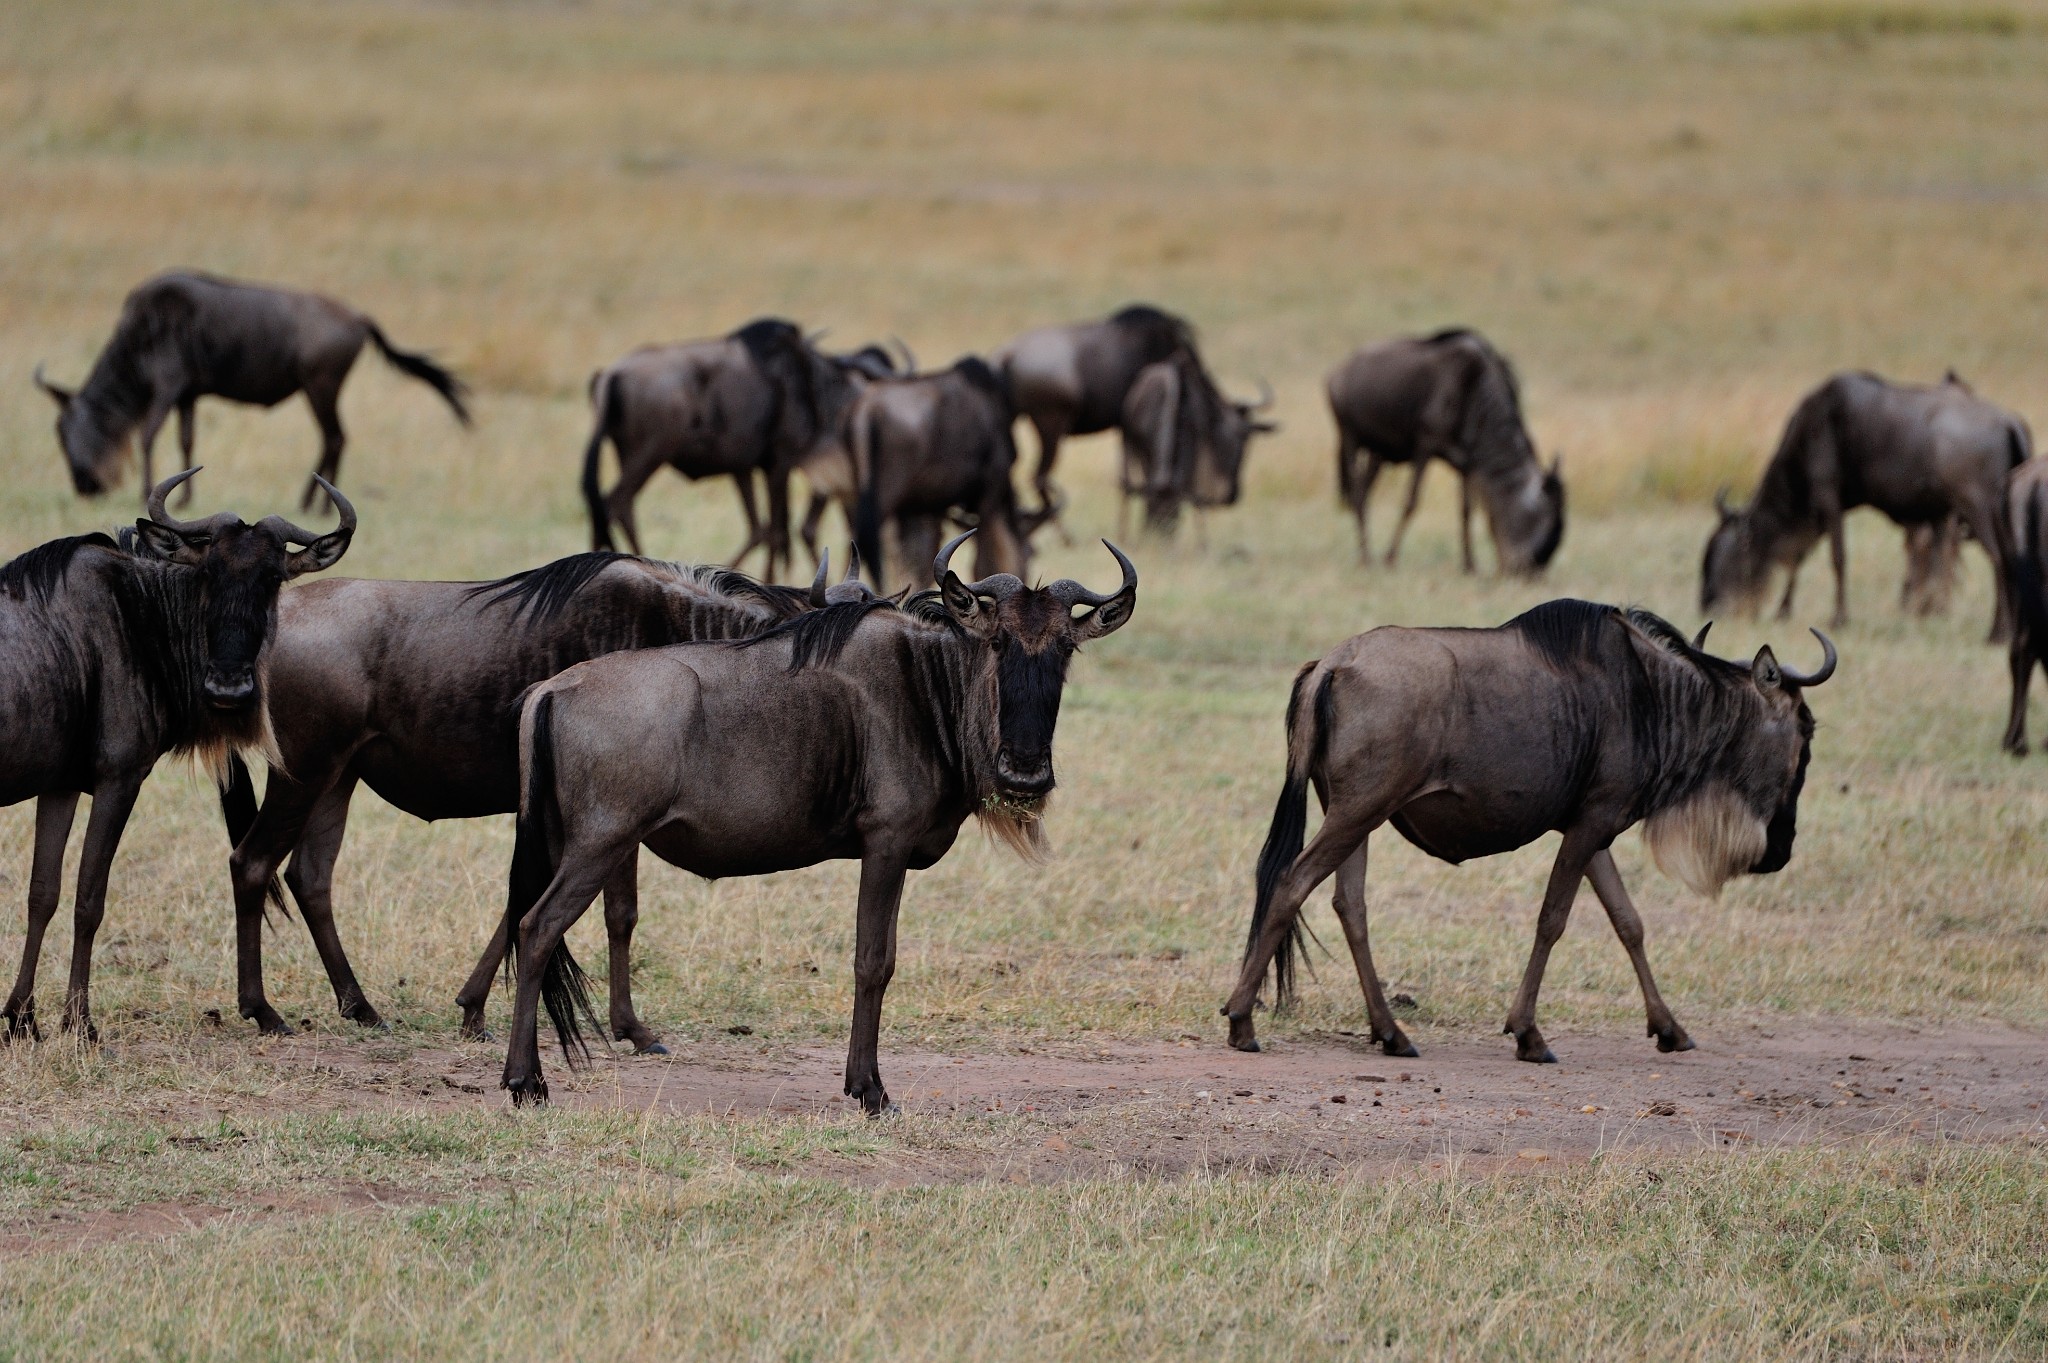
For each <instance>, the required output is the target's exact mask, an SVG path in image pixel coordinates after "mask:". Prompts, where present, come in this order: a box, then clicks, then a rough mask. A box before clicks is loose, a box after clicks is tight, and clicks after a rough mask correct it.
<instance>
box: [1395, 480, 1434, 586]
mask: <svg viewBox="0 0 2048 1363" xmlns="http://www.w3.org/2000/svg"><path fill="white" fill-rule="evenodd" d="M1428 471H1429V460H1428V459H1426V458H1424V457H1423V456H1422V455H1417V456H1415V474H1414V476H1413V477H1411V478H1410V479H1409V480H1408V500H1407V501H1405V502H1403V503H1402V504H1401V519H1400V520H1398V521H1396V522H1394V542H1393V543H1392V544H1390V545H1388V546H1387V566H1388V567H1389V568H1391V567H1393V566H1394V561H1395V560H1396V559H1398V558H1400V557H1401V537H1402V536H1403V535H1405V534H1407V533H1408V522H1410V521H1412V520H1414V519H1415V508H1416V506H1417V504H1419V503H1420V502H1421V501H1422V475H1423V474H1425V473H1427V472H1428Z"/></svg>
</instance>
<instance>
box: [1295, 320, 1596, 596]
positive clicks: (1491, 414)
mask: <svg viewBox="0 0 2048 1363" xmlns="http://www.w3.org/2000/svg"><path fill="white" fill-rule="evenodd" d="M1325 387H1326V390H1327V391H1328V393H1329V398H1330V414H1331V415H1332V416H1333V417H1334V418H1336V422H1337V489H1338V492H1339V494H1340V495H1341V496H1342V497H1343V499H1344V503H1345V505H1346V506H1348V507H1350V508H1351V514H1352V515H1353V516H1354V517H1356V518H1357V520H1358V557H1359V560H1360V562H1370V561H1371V558H1372V551H1371V538H1370V534H1371V532H1370V529H1369V527H1368V525H1367V517H1368V512H1369V509H1370V508H1369V503H1370V501H1371V499H1372V488H1373V484H1374V483H1375V482H1376V481H1378V479H1379V476H1380V469H1381V468H1382V466H1384V465H1387V464H1409V465H1412V466H1413V468H1414V472H1413V474H1412V475H1411V476H1410V478H1409V482H1408V500H1407V501H1406V502H1405V503H1403V505H1402V507H1401V519H1400V520H1399V521H1398V522H1397V523H1396V524H1395V526H1394V541H1393V543H1392V544H1391V545H1389V546H1388V547H1387V557H1386V562H1387V564H1388V565H1389V566H1391V565H1392V564H1393V562H1394V560H1395V559H1396V558H1398V557H1399V556H1400V553H1401V536H1402V535H1403V534H1404V533H1405V532H1406V531H1407V529H1408V522H1409V520H1410V518H1412V517H1413V516H1414V515H1415V505H1416V501H1417V499H1418V498H1419V497H1420V496H1421V493H1422V475H1423V474H1424V473H1425V472H1426V471H1427V470H1428V468H1429V461H1430V460H1432V459H1441V460H1443V461H1444V462H1445V463H1446V464H1449V465H1450V466H1451V467H1452V468H1453V469H1454V470H1456V471H1457V474H1458V478H1459V489H1458V540H1459V549H1460V552H1461V554H1462V556H1463V561H1464V566H1465V571H1466V572H1468V573H1469V572H1472V571H1473V562H1472V496H1473V491H1474V489H1475V488H1476V489H1477V491H1478V496H1479V501H1480V502H1481V504H1482V505H1484V506H1485V508H1486V519H1487V524H1488V527H1489V528H1490V529H1491V531H1492V534H1493V548H1494V557H1495V561H1496V562H1497V563H1498V565H1499V568H1500V571H1501V572H1503V573H1506V574H1511V575H1515V576H1527V575H1531V574H1534V573H1536V572H1539V571H1541V570H1542V569H1543V567H1544V566H1545V565H1547V564H1548V563H1549V562H1550V560H1551V557H1552V556H1553V555H1555V554H1556V553H1557V546H1558V544H1559V542H1560V541H1561V540H1562V539H1563V538H1564V478H1563V473H1562V469H1561V465H1562V463H1563V460H1562V459H1553V460H1552V461H1551V465H1550V467H1549V469H1547V470H1546V469H1545V468H1544V467H1543V466H1542V464H1541V463H1540V462H1539V461H1538V460H1537V457H1536V446H1535V443H1534V442H1533V441H1531V440H1530V438H1529V428H1528V426H1527V425H1526V424H1525V423H1524V422H1523V420H1522V397H1521V388H1520V385H1519V384H1518V383H1517V382H1516V379H1515V371H1514V368H1513V367H1512V366H1511V365H1509V364H1508V362H1507V358H1506V357H1505V356H1503V355H1502V354H1501V353H1500V352H1499V351H1498V350H1496V349H1494V347H1493V345H1492V344H1491V343H1490V342H1488V341H1487V339H1486V338H1485V337H1483V336H1481V335H1480V334H1479V333H1478V332H1476V331H1470V330H1467V329H1465V328H1462V327H1456V328H1452V329H1450V330H1448V331H1440V332H1437V333H1436V334H1435V335H1433V336H1403V337H1397V338H1396V339H1394V340H1391V341H1382V342H1380V343H1379V344H1377V345H1371V346H1367V347H1365V348H1364V349H1363V350H1360V351H1358V352H1357V353H1355V354H1353V355H1352V356H1351V357H1350V358H1349V359H1347V360H1345V361H1344V363H1343V364H1341V365H1338V366H1337V368H1336V369H1334V370H1332V371H1331V372H1330V377H1329V379H1328V380H1327V382H1326V385H1325ZM1361 456H1363V466H1362V467H1361Z"/></svg>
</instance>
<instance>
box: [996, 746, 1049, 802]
mask: <svg viewBox="0 0 2048 1363" xmlns="http://www.w3.org/2000/svg"><path fill="white" fill-rule="evenodd" d="M996 779H997V780H999V781H1000V782H1001V783H1002V786H1003V789H1004V790H1006V791H1009V792H1011V793H1013V794H1017V795H1043V794H1045V793H1046V792H1047V791H1049V790H1051V789H1052V785H1053V775H1052V752H1051V750H1050V749H1041V750H1039V751H1037V752H1022V751H1019V750H1018V749H1015V748H1011V747H1009V746H1008V745H1005V746H1003V747H1002V748H1000V749H998V750H997V752H996Z"/></svg>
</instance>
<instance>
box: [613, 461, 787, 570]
mask: <svg viewBox="0 0 2048 1363" xmlns="http://www.w3.org/2000/svg"><path fill="white" fill-rule="evenodd" d="M732 485H733V486H734V487H735V488H737V489H738V490H739V494H740V510H742V511H744V512H746V513H747V538H746V542H745V543H743V544H741V545H740V551H739V552H738V553H737V554H734V555H733V556H732V566H733V567H735V568H737V567H739V566H740V564H741V563H743V562H745V560H746V557H747V555H748V554H751V553H753V552H754V550H756V549H758V548H760V547H761V545H762V544H763V543H764V539H763V533H762V529H761V508H760V507H759V506H758V505H756V504H755V502H754V471H753V470H752V469H743V470H741V471H740V472H738V473H735V474H734V475H733V476H732ZM626 535H627V537H628V538H629V539H632V540H633V544H634V548H633V552H634V553H636V554H637V553H639V552H640V549H639V540H638V539H637V538H636V537H634V536H633V532H632V531H630V530H629V531H627V532H626ZM768 566H769V568H770V569H771V570H772V569H773V568H774V567H775V550H774V549H773V548H772V547H771V548H770V549H769V551H768ZM772 580H773V573H772V571H771V572H770V573H769V574H768V575H766V576H764V577H763V578H762V581H764V582H766V581H772Z"/></svg>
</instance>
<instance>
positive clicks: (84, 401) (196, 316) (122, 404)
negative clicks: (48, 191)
mask: <svg viewBox="0 0 2048 1363" xmlns="http://www.w3.org/2000/svg"><path fill="white" fill-rule="evenodd" d="M366 340H367V341H369V342H371V343H372V344H374V345H375V346H376V347H377V349H378V351H379V352H380V353H381V354H382V355H383V356H384V358H385V359H387V360H389V361H390V362H391V364H392V366H393V367H394V368H396V369H397V370H398V371H399V372H400V373H403V374H408V375H410V376H412V377H413V378H416V379H418V380H419V381H420V382H422V383H424V384H426V385H427V386H428V387H430V388H432V389H433V390H434V391H435V392H437V393H439V394H440V395H441V397H442V398H443V399H444V400H445V401H446V402H447V404H448V405H449V406H450V407H452V408H453V409H454V410H455V416H456V419H457V420H459V421H461V422H462V424H463V425H465V426H467V425H468V424H469V408H468V407H467V406H465V405H464V404H463V396H464V394H465V393H466V392H467V390H466V389H465V388H464V387H463V384H462V381H461V380H460V379H458V378H456V377H455V375H453V374H451V373H449V372H448V371H447V370H446V369H443V368H442V367H441V366H440V365H438V364H435V363H434V362H433V361H432V360H430V359H428V358H427V357H426V356H424V355H415V354H413V353H411V352H409V351H404V350H400V349H399V348H398V347H396V346H394V345H392V344H391V342H390V341H388V340H386V339H385V338H384V333H383V331H382V330H380V329H379V328H378V326H377V324H376V323H375V322H373V321H371V320H370V319H369V318H368V317H366V316H364V315H363V314H362V313H360V312H357V311H356V310H355V309H354V308H351V307H348V306H347V305H346V304H342V303H337V302H335V301H334V300H333V299H332V298H324V297H322V296H321V295H319V294H317V293H300V292H298V291H296V290H293V289H280V288H275V287H273V286H271V285H268V284H245V283H243V282H241V281H239V280H234V279H221V278H218V277H216V276H214V275H208V274H198V273H195V272H190V271H180V272H177V273H173V274H162V275H158V276H157V277H156V278H154V279H151V280H148V281H147V282H145V283H144V284H142V285H141V286H140V287H138V288H137V289H136V290H135V291H134V292H133V293H131V294H129V295H128V301H127V302H126V303H124V304H122V306H121V320H120V322H119V323H117V324H116V325H115V327H114V338H113V339H112V340H111V341H109V342H107V348H106V349H105V350H102V351H101V352H100V357H99V359H97V360H95V361H94V362H93V366H92V373H91V375H89V376H88V377H87V378H86V381H85V387H83V388H81V389H79V390H78V391H77V392H75V393H74V392H71V391H70V390H68V389H64V388H59V387H58V386H57V385H56V384H54V383H51V382H50V381H49V380H47V379H45V378H44V377H43V371H42V369H41V368H40V367H38V368H37V369H36V382H37V383H38V384H39V385H41V387H42V389H43V391H44V392H46V393H48V394H49V395H50V397H51V398H52V399H53V400H55V402H56V404H57V441H58V443H59V444H60V445H62V446H63V448H64V459H65V462H66V463H67V464H69V465H70V468H71V483H72V486H74V487H76V488H77V489H78V491H79V492H80V494H82V495H84V496H87V497H91V496H97V495H98V494H99V493H101V492H104V491H105V490H106V489H107V488H108V487H110V486H112V485H113V483H114V482H115V480H116V479H117V478H118V477H119V476H120V467H119V461H120V458H121V455H122V453H123V452H124V451H125V450H126V449H127V448H128V441H129V439H130V437H132V436H133V435H135V433H136V431H137V430H138V429H140V431H141V433H142V442H141V443H142V491H143V495H144V496H145V497H146V496H147V495H148V494H149V490H150V489H151V488H153V487H154V486H156V484H155V481H154V477H153V475H152V473H151V458H152V454H153V451H154V449H155V446H156V436H157V432H158V431H159V430H161V429H162V428H163V424H164V421H165V420H166V419H167V418H168V417H169V416H170V414H171V413H172V412H173V411H176V412H177V414H178V448H179V449H180V450H181V451H182V452H183V454H184V456H185V467H186V468H188V469H189V468H191V467H192V441H193V416H194V411H195V409H196V408H197V406H198V404H199V399H201V398H203V397H222V398H226V399H227V400H228V401H230V402H245V403H250V404H253V405H255V406H259V407H275V406H276V405H277V404H278V403H280V402H283V401H284V400H285V399H286V398H288V397H290V396H292V394H294V393H299V392H303V393H304V394H305V395H306V403H307V405H308V406H310V407H311V408H312V409H313V419H314V420H315V421H317V422H319V423H320V463H319V464H318V465H317V466H316V467H315V468H314V470H313V477H312V478H311V479H309V480H307V483H306V494H305V496H303V497H301V498H300V499H299V506H300V508H301V509H304V508H306V507H309V506H311V505H312V504H313V494H314V493H315V492H317V491H318V490H319V481H320V480H321V479H322V478H325V479H326V480H327V481H328V482H330V483H338V482H340V481H341V451H342V446H343V445H345V444H346V443H347V440H348V437H347V436H346V435H345V434H344V433H343V432H342V429H341V412H340V409H339V407H338V405H337V404H338V403H339V402H340V400H341V385H342V383H343V382H344V381H345V380H346V379H347V378H348V372H349V370H350V369H351V368H352V367H353V366H354V365H355V362H356V356H357V355H358V354H360V353H361V352H362V349H363V342H364V341H366ZM185 496H186V498H187V499H189V498H190V497H191V490H190V489H189V488H188V489H187V490H186V492H185Z"/></svg>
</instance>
